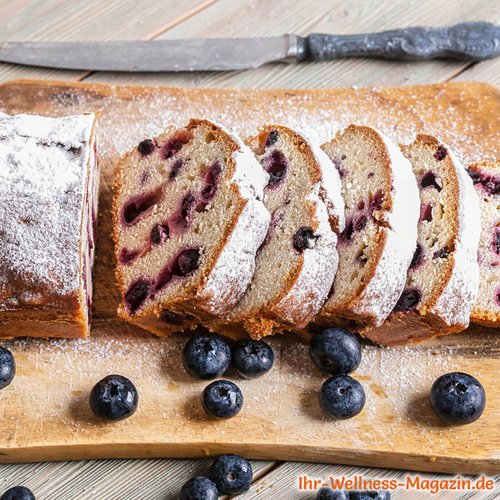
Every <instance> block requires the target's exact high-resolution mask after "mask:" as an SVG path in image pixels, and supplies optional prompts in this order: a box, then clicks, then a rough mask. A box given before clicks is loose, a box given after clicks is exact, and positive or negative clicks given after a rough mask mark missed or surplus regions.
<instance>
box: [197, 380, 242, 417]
mask: <svg viewBox="0 0 500 500" xmlns="http://www.w3.org/2000/svg"><path fill="white" fill-rule="evenodd" d="M201 401H202V404H203V408H205V411H206V412H207V413H208V414H209V415H210V416H212V417H215V418H231V417H234V416H235V415H237V414H238V413H239V412H240V410H241V407H242V406H243V394H242V393H241V390H240V388H239V387H238V386H237V385H236V384H233V382H230V381H229V380H216V381H215V382H212V383H211V384H209V385H208V386H207V387H205V390H204V391H203V394H202V397H201Z"/></svg>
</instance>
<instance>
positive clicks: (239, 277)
mask: <svg viewBox="0 0 500 500" xmlns="http://www.w3.org/2000/svg"><path fill="white" fill-rule="evenodd" d="M267 178H268V175H267V174H266V173H265V172H264V171H263V170H262V168H261V166H260V165H259V164H258V162H257V161H256V159H255V157H254V156H253V154H252V152H251V151H250V150H249V149H248V148H247V147H246V146H245V145H244V144H243V143H241V141H240V140H239V139H237V138H236V137H235V136H234V135H232V134H230V133H229V132H227V131H226V130H224V129H223V128H222V127H220V126H218V125H216V124H214V123H211V122H209V121H206V120H196V119H193V120H191V121H190V122H189V123H188V124H187V126H185V127H183V128H178V129H176V128H174V127H172V128H170V129H169V130H168V131H167V132H165V133H164V134H162V135H160V136H159V137H157V138H155V139H145V140H143V141H142V142H141V143H140V144H139V145H138V146H137V147H136V148H135V149H134V150H132V151H130V152H129V153H128V154H127V155H126V156H125V157H124V158H123V159H122V160H121V161H120V163H119V165H118V167H117V176H116V184H115V197H114V201H113V227H114V239H115V243H116V245H115V251H116V258H117V262H118V264H117V280H118V284H119V288H120V292H121V296H122V302H121V304H120V306H119V309H118V314H119V315H120V316H121V317H122V318H124V319H126V320H127V321H130V322H132V323H134V324H136V325H138V326H140V327H142V328H144V329H146V330H149V331H151V332H153V333H155V334H157V335H166V334H169V333H172V332H175V331H180V330H184V329H186V328H193V327H194V326H196V325H197V324H198V323H199V322H200V321H201V322H207V321H208V320H210V319H214V317H219V316H222V315H224V314H226V313H227V312H228V311H229V310H231V309H232V307H233V306H234V305H235V304H236V302H237V301H238V300H239V299H240V297H241V296H242V295H243V293H244V292H245V290H246V288H247V286H248V284H249V283H250V280H251V278H252V275H253V272H254V268H255V254H256V252H257V249H258V248H259V246H260V245H261V244H262V241H263V240H264V237H265V235H266V233H267V228H268V226H269V220H270V215H269V212H268V211H267V210H266V208H265V206H264V204H263V202H262V197H263V190H264V186H265V185H266V183H267Z"/></svg>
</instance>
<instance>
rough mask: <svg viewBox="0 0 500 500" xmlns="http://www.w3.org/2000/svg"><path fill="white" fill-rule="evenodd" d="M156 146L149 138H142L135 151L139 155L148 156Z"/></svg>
mask: <svg viewBox="0 0 500 500" xmlns="http://www.w3.org/2000/svg"><path fill="white" fill-rule="evenodd" d="M155 148H156V144H155V143H154V141H153V140H151V139H144V140H143V141H141V142H140V143H139V145H138V146H137V151H138V152H139V154H140V155H141V156H149V155H150V154H151V153H152V152H153V150H154V149H155Z"/></svg>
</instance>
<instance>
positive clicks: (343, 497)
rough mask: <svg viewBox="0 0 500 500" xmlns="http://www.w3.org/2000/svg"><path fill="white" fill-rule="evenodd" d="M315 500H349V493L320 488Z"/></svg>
mask: <svg viewBox="0 0 500 500" xmlns="http://www.w3.org/2000/svg"><path fill="white" fill-rule="evenodd" d="M316 500H349V493H347V491H338V490H332V489H331V488H320V489H319V490H318V493H317V494H316Z"/></svg>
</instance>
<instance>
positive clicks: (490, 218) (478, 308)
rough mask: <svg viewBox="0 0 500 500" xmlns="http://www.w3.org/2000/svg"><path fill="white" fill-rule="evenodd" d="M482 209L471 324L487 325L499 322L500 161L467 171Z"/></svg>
mask: <svg viewBox="0 0 500 500" xmlns="http://www.w3.org/2000/svg"><path fill="white" fill-rule="evenodd" d="M468 172H469V175H470V177H471V178H472V182H473V183H474V187H475V188H476V193H477V195H478V199H479V204H480V208H481V237H480V240H479V252H478V261H479V276H480V279H479V293H478V296H477V300H476V303H475V305H474V307H473V308H472V312H471V318H470V319H471V321H472V322H473V323H479V324H481V325H484V326H496V327H498V326H499V323H500V162H496V163H493V162H492V163H478V164H476V165H472V166H470V167H469V168H468Z"/></svg>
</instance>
